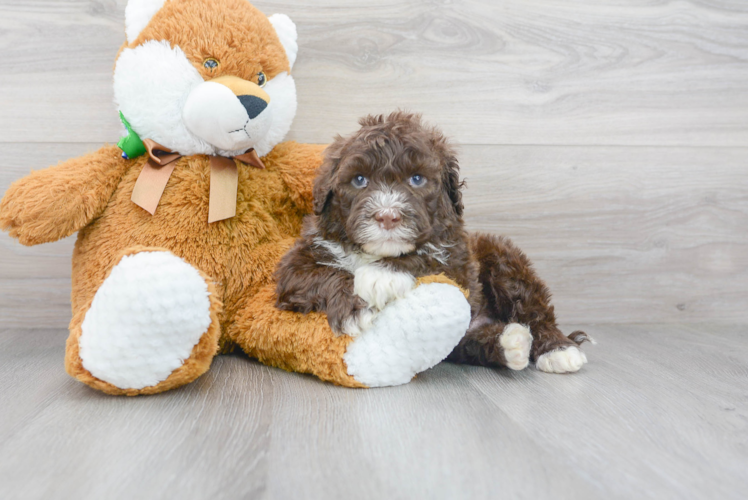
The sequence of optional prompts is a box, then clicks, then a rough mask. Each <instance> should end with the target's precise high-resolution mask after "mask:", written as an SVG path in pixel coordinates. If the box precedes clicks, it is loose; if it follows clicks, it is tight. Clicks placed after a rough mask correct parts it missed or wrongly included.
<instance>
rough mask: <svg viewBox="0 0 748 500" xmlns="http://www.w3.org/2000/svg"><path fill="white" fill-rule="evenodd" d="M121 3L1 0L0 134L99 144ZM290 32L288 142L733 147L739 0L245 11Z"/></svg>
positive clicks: (741, 126)
mask: <svg viewBox="0 0 748 500" xmlns="http://www.w3.org/2000/svg"><path fill="white" fill-rule="evenodd" d="M125 3H126V2H125V0H117V1H114V0H87V1H86V0H75V1H66V2H59V1H55V0H3V1H2V2H0V29H2V36H0V49H2V52H3V54H4V55H5V56H4V58H3V59H2V61H0V88H2V89H3V92H2V93H0V109H2V110H3V113H2V114H1V115H0V138H1V139H0V140H2V141H7V142H45V141H52V142H97V143H98V142H106V141H109V142H112V141H114V140H116V139H117V137H118V135H119V133H120V125H119V123H118V120H117V115H116V113H115V110H114V107H113V105H112V90H111V74H112V66H113V63H114V58H115V56H116V54H117V50H118V48H119V46H120V45H121V44H122V42H123V41H124V33H123V32H124V30H123V26H122V25H123V22H122V19H123V12H124V5H125ZM256 5H257V6H258V7H260V8H261V9H262V10H263V11H264V12H266V13H268V14H271V13H273V12H277V11H282V12H284V13H287V14H288V15H290V16H291V17H292V18H293V19H294V20H295V22H296V23H297V25H298V27H299V43H300V53H299V58H298V63H297V66H296V67H295V68H294V75H295V77H296V78H297V81H298V87H299V114H298V118H297V120H296V123H295V126H294V128H293V131H292V133H291V137H292V138H295V139H298V140H300V141H303V142H318V143H324V142H328V141H329V140H330V138H331V137H332V136H333V134H335V133H337V132H341V131H349V130H351V129H353V128H354V127H355V123H356V119H357V118H358V117H359V116H361V115H363V114H366V113H370V112H380V111H390V110H392V109H394V108H396V107H406V108H411V109H414V110H417V111H422V112H424V113H425V114H426V116H428V117H429V118H431V119H433V120H435V121H436V122H438V123H440V124H441V125H443V127H444V128H445V129H446V130H447V132H448V133H449V134H450V135H453V136H455V137H456V138H457V139H458V140H459V141H460V142H462V143H465V144H606V145H610V144H619V145H709V146H743V145H745V144H746V143H748V92H747V91H746V90H747V88H746V81H748V29H747V28H748V4H746V3H745V2H742V1H741V0H718V1H709V2H706V1H691V2H685V1H684V2H665V3H663V2H661V1H660V0H637V1H633V2H625V3H621V2H614V1H606V2H599V1H596V0H569V1H565V2H558V1H554V0H507V1H502V2H495V1H493V0H466V1H462V2H445V1H425V0H419V1H415V0H414V1H406V2H404V1H401V0H385V1H381V2H376V3H372V2H370V1H369V0H322V1H315V2H309V1H308V0H293V1H284V2H273V1H258V2H256Z"/></svg>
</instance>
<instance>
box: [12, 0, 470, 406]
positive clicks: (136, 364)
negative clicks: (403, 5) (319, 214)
mask: <svg viewBox="0 0 748 500" xmlns="http://www.w3.org/2000/svg"><path fill="white" fill-rule="evenodd" d="M125 16H126V34H127V41H126V43H125V45H124V46H123V47H122V49H121V50H120V52H119V55H118V58H117V63H116V67H115V71H114V94H115V101H116V104H117V107H118V109H119V111H120V114H121V116H122V118H123V123H124V124H125V125H126V127H127V131H128V132H129V135H128V137H127V138H125V139H124V140H123V141H121V142H120V144H119V145H120V148H118V147H116V146H105V147H103V148H101V149H100V150H99V151H97V152H95V153H91V154H89V155H87V156H84V157H81V158H76V159H72V160H69V161H66V162H64V163H61V164H60V165H57V166H55V167H52V168H49V169H46V170H42V171H38V172H34V173H32V174H31V175H29V176H28V177H26V178H24V179H21V180H19V181H17V182H16V183H14V184H13V185H12V186H11V187H10V189H8V192H7V193H6V194H5V197H4V198H3V200H2V203H1V204H0V226H1V227H2V228H3V229H5V230H7V231H9V232H10V234H11V235H12V236H14V237H16V238H18V240H19V241H20V242H21V243H23V244H24V245H36V244H40V243H46V242H51V241H55V240H58V239H60V238H64V237H66V236H69V235H71V234H73V233H74V232H76V231H77V232H78V240H77V242H76V245H75V251H74V254H73V276H72V311H73V318H72V321H71V323H70V336H69V338H68V342H67V352H66V358H65V365H66V369H67V371H68V373H69V374H71V375H72V376H73V377H75V378H77V379H78V380H80V381H82V382H84V383H86V384H88V385H90V386H91V387H94V388H96V389H100V390H102V391H104V392H107V393H110V394H126V395H136V394H152V393H157V392H161V391H165V390H168V389H172V388H175V387H178V386H181V385H183V384H186V383H189V382H191V381H193V380H194V379H195V378H197V377H198V376H200V375H201V374H202V373H204V372H205V371H206V370H207V369H208V368H209V366H210V363H211V360H212V359H213V357H214V356H215V355H216V354H217V353H218V352H226V351H229V350H231V349H232V348H233V347H234V346H236V345H238V346H239V347H240V348H241V349H243V350H244V351H245V352H246V353H247V354H249V355H250V356H253V357H256V358H258V359H259V360H260V361H262V362H263V363H267V364H270V365H273V366H277V367H281V368H284V369H287V370H294V371H299V372H306V373H312V374H314V375H316V376H318V377H319V378H321V379H323V380H327V381H331V382H334V383H337V384H341V385H345V386H350V387H365V386H383V385H395V384H401V383H406V382H408V381H409V380H410V379H411V378H412V377H413V376H414V375H415V374H416V373H418V372H420V371H423V370H425V369H427V368H429V367H431V366H433V365H434V364H436V363H438V362H439V361H441V360H442V359H444V358H445V357H446V356H447V355H448V354H449V353H450V351H451V350H452V349H453V348H454V346H455V345H457V343H458V341H459V340H460V338H461V337H462V336H463V334H464V333H465V330H466V329H467V326H468V324H469V322H470V310H469V306H468V304H467V301H466V300H465V297H464V295H463V294H462V293H461V291H460V290H459V289H458V288H457V287H456V286H453V284H450V283H449V282H445V280H444V279H438V278H434V277H432V278H430V279H428V280H426V281H427V283H426V284H423V285H421V286H419V287H418V288H416V289H414V290H413V291H412V292H411V293H410V294H409V295H408V296H406V297H405V298H403V299H401V300H399V301H396V302H395V303H392V304H391V305H389V306H387V308H386V309H385V310H384V311H383V312H382V313H381V314H380V315H379V317H378V319H377V321H376V322H375V324H374V325H373V326H372V328H371V330H369V331H367V332H365V333H364V334H363V335H361V336H359V337H355V338H354V337H350V336H346V335H343V336H336V335H334V334H333V333H332V332H331V330H330V328H329V327H328V325H327V321H326V319H325V317H324V315H321V314H314V313H313V314H309V315H299V314H296V313H291V312H283V311H278V310H276V309H275V307H274V303H275V297H274V284H273V282H272V274H273V271H274V269H275V267H276V265H277V263H278V261H279V260H280V258H281V257H282V256H283V254H284V253H285V252H286V251H287V250H288V249H289V248H290V247H291V245H292V244H293V241H294V239H295V238H296V237H298V235H299V232H300V229H301V220H302V217H303V216H304V214H306V213H308V212H310V211H311V209H312V180H313V177H314V175H315V171H316V169H317V167H318V166H319V165H320V162H321V156H320V153H321V152H322V150H323V147H321V146H314V145H305V144H297V143H295V142H282V141H283V138H284V137H285V135H286V134H287V132H288V130H289V128H290V126H291V122H292V120H293V118H294V115H295V112H296V88H295V83H294V80H293V78H292V76H291V74H290V72H291V68H292V66H293V64H294V61H295V59H296V53H297V44H296V29H295V26H294V24H293V23H292V22H291V20H290V19H289V18H288V17H286V16H284V15H278V14H276V15H273V16H271V17H270V18H268V17H266V16H265V15H263V14H262V13H261V12H259V11H258V10H257V9H256V8H254V7H253V6H252V5H251V4H250V3H248V2H247V0H130V1H129V3H128V5H127V8H126V11H125ZM123 151H124V153H123ZM447 281H448V280H447Z"/></svg>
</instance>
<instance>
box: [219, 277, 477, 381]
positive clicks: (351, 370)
mask: <svg viewBox="0 0 748 500" xmlns="http://www.w3.org/2000/svg"><path fill="white" fill-rule="evenodd" d="M275 300H276V297H275V286H274V285H268V286H266V287H265V288H263V289H261V290H260V292H259V293H258V294H257V295H255V296H253V297H252V299H251V300H250V301H249V302H248V304H247V305H246V306H245V307H244V308H243V309H242V310H240V312H239V313H238V314H237V316H236V317H235V321H234V324H233V326H232V328H231V330H230V336H231V338H232V340H234V341H235V342H236V343H237V344H239V345H240V346H241V347H242V349H244V351H245V352H247V354H249V355H250V356H253V357H256V358H258V359H259V360H260V361H261V362H263V363H265V364H269V365H272V366H277V367H280V368H284V369H286V370H289V371H297V372H302V373H311V374H314V375H316V376H317V377H319V378H321V379H322V380H326V381H329V382H333V383H336V384H339V385H344V386H348V387H382V386H392V385H400V384H405V383H407V382H410V380H411V379H412V378H413V377H414V376H415V375H416V374H417V373H420V372H422V371H424V370H427V369H429V368H431V367H432V366H434V365H436V364H437V363H439V362H440V361H442V360H443V359H444V358H446V356H447V355H448V354H449V353H450V351H452V349H453V348H454V347H455V346H456V345H457V343H458V342H459V340H460V338H461V337H462V336H463V335H464V334H465V331H466V330H467V327H468V324H469V323H470V306H469V304H468V302H467V300H466V299H465V296H464V295H463V293H462V292H461V291H460V290H459V289H458V288H457V287H455V286H452V285H448V284H444V283H429V284H424V285H421V286H419V287H417V288H416V289H414V290H413V291H411V292H410V293H409V294H408V295H406V296H405V297H403V298H401V299H399V300H396V301H394V302H392V303H390V304H389V305H388V306H387V307H386V308H385V309H384V310H383V311H382V312H381V313H379V314H378V315H377V316H376V317H375V319H374V323H373V325H372V327H371V328H370V329H369V330H367V331H365V332H364V333H362V334H361V335H360V336H358V337H350V336H348V335H340V336H336V335H335V334H334V333H333V332H332V330H330V327H329V325H328V324H327V318H326V316H325V315H324V314H320V313H310V314H306V315H303V314H299V313H294V312H289V311H280V310H278V309H276V308H275Z"/></svg>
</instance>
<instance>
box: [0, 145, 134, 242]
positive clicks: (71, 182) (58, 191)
mask: <svg viewBox="0 0 748 500" xmlns="http://www.w3.org/2000/svg"><path fill="white" fill-rule="evenodd" d="M120 155H121V152H120V150H119V149H118V148H117V147H116V146H105V147H103V148H101V149H100V150H98V151H96V152H94V153H90V154H88V155H85V156H82V157H79V158H73V159H71V160H67V161H65V162H63V163H60V164H59V165H56V166H54V167H50V168H47V169H44V170H39V171H36V172H32V173H31V174H30V175H28V176H26V177H24V178H23V179H20V180H18V181H16V182H14V183H13V184H11V186H10V188H8V191H7V192H6V193H5V196H4V197H3V199H2V202H0V228H2V229H3V230H5V231H8V232H9V233H10V235H11V236H13V237H14V238H18V240H19V241H20V242H21V243H22V244H24V245H38V244H40V243H48V242H51V241H56V240H59V239H62V238H65V237H67V236H70V235H71V234H73V233H74V232H76V231H78V230H79V229H81V228H82V227H84V226H86V225H87V224H88V223H90V222H91V221H92V220H93V219H94V218H96V217H97V216H98V215H99V214H100V213H101V212H102V211H103V210H104V208H105V207H106V204H107V202H108V201H109V199H110V197H111V196H112V193H113V192H114V190H115V188H116V187H117V185H118V183H119V181H120V179H121V178H122V175H123V174H124V172H125V170H126V168H127V166H128V163H129V162H127V161H126V160H123V159H122V158H121V156H120Z"/></svg>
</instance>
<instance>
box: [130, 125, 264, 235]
mask: <svg viewBox="0 0 748 500" xmlns="http://www.w3.org/2000/svg"><path fill="white" fill-rule="evenodd" d="M143 144H144V145H145V148H146V150H147V151H148V161H147V162H146V163H145V165H143V170H142V171H141V172H140V176H139V177H138V180H137V181H136V182H135V187H134V188H133V190H132V197H131V198H130V199H131V200H132V201H133V203H135V204H136V205H138V206H139V207H141V208H143V209H144V210H145V211H146V212H148V213H150V214H151V215H153V214H154V213H156V208H157V207H158V202H159V201H160V200H161V195H163V194H164V189H165V188H166V184H167V183H168V182H169V177H171V173H172V172H173V171H174V167H175V166H176V165H177V160H178V159H180V158H181V157H182V155H180V154H179V153H175V152H174V151H172V150H171V149H169V148H166V147H164V146H162V145H161V144H159V143H157V142H155V141H152V140H151V139H144V140H143ZM234 160H239V161H240V162H242V163H246V164H247V165H252V166H253V167H256V168H265V165H264V164H263V163H262V160H260V157H259V156H258V155H257V152H256V151H255V150H254V149H250V150H249V151H247V152H246V153H244V154H241V155H238V156H232V157H226V156H211V157H210V204H209V207H208V223H211V222H216V221H219V220H224V219H230V218H231V217H233V216H235V215H236V195H237V192H238V189H239V170H238V169H237V168H236V162H235V161H234Z"/></svg>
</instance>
